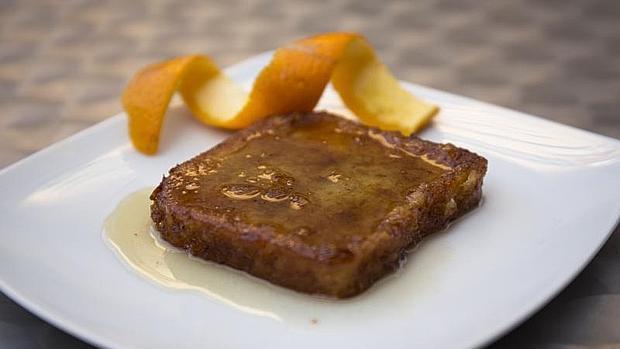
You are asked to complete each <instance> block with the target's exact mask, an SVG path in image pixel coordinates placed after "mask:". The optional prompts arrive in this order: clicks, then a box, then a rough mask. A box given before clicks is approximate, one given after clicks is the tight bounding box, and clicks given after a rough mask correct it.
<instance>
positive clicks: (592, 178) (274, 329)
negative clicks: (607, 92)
mask: <svg viewBox="0 0 620 349" xmlns="http://www.w3.org/2000/svg"><path fill="white" fill-rule="evenodd" d="M269 57H270V55H269V54H263V55H260V56H257V57H255V58H253V59H250V60H248V61H245V62H243V63H241V64H238V65H236V66H234V67H232V68H230V69H228V73H229V74H230V75H231V76H232V77H233V78H234V79H236V80H238V81H241V82H243V83H245V84H246V86H247V85H248V84H249V83H250V82H251V81H252V79H253V78H254V76H255V75H256V73H257V71H258V69H259V68H260V67H261V66H262V65H264V64H265V63H266V62H267V60H268V59H269ZM406 86H407V87H409V88H411V89H412V90H413V91H414V92H415V93H416V94H418V95H419V96H421V97H423V98H426V99H428V100H431V101H433V102H435V103H437V104H439V105H440V106H441V107H442V111H441V113H440V114H439V116H438V118H437V120H436V122H435V123H434V125H433V126H432V127H431V128H430V129H428V130H426V131H424V132H423V134H422V137H424V138H428V139H431V140H435V141H440V142H453V143H455V144H457V145H459V146H463V147H466V148H468V149H471V150H473V151H475V152H478V153H479V154H481V155H483V156H485V157H486V158H487V159H488V160H489V172H488V175H487V177H486V179H485V184H484V204H483V205H482V206H481V207H480V208H478V209H477V210H475V211H473V212H472V213H471V214H468V215H467V216H466V217H465V218H464V219H462V220H460V221H459V222H458V223H457V224H455V225H454V226H452V227H451V228H450V229H449V231H448V232H446V233H441V234H437V235H436V236H434V237H433V238H431V239H429V240H428V241H427V242H425V243H424V244H423V245H422V247H421V248H419V249H418V250H417V251H415V252H414V253H413V254H412V255H411V257H410V259H409V262H408V263H407V265H406V267H405V268H404V270H403V271H402V272H401V273H400V274H399V276H398V277H393V278H389V279H388V280H386V281H385V282H382V283H381V284H380V285H378V286H377V287H374V288H373V289H371V290H370V291H369V292H368V293H366V294H365V295H363V296H361V297H359V298H356V299H354V300H351V301H347V302H328V303H325V302H321V301H318V300H314V299H313V298H310V297H306V296H291V297H288V296H287V297H288V298H287V297H284V298H283V299H282V302H283V304H290V307H289V308H288V310H287V314H280V312H281V311H282V307H272V305H273V303H266V304H264V305H261V304H258V305H256V304H254V307H255V308H256V309H254V310H256V311H251V312H248V311H246V310H247V308H243V307H235V306H232V305H231V304H229V303H227V302H223V301H222V300H221V299H219V298H217V297H211V296H209V295H206V294H204V293H200V292H193V291H184V290H172V289H166V288H163V287H161V286H159V285H157V284H155V283H153V282H150V281H148V280H147V279H145V278H143V277H141V276H140V275H138V274H137V273H136V272H134V271H132V270H131V269H130V268H128V267H127V266H126V265H124V264H123V263H122V262H121V261H120V260H119V258H118V257H117V256H116V255H115V253H114V252H113V251H112V250H111V249H110V248H109V247H108V246H107V245H106V244H105V242H104V241H103V239H102V234H101V227H102V222H103V221H104V219H105V218H106V216H107V215H108V214H109V213H110V212H111V211H112V210H113V209H114V207H115V206H116V204H117V203H118V202H119V200H121V199H122V198H123V197H124V196H125V195H127V194H128V193H130V192H132V191H134V190H136V189H140V188H143V187H145V186H153V185H155V184H156V183H157V182H158V181H159V180H160V179H161V176H162V175H163V174H164V173H165V172H166V171H167V170H168V169H169V168H170V167H171V166H173V165H174V164H176V163H178V162H180V161H183V160H185V159H187V158H189V157H191V156H192V155H195V154H197V153H198V152H201V151H204V150H205V149H207V148H209V147H211V146H213V145H215V144H216V143H218V142H219V141H221V140H222V139H223V138H224V137H226V135H227V133H226V132H224V131H219V130H215V129H210V128H207V127H203V126H201V125H199V124H198V123H197V122H195V121H193V120H192V119H191V117H190V116H189V115H188V113H187V112H186V111H185V110H184V109H183V108H181V107H175V108H173V109H172V110H171V111H170V113H169V115H168V116H169V118H168V123H167V125H166V127H165V132H164V138H163V143H162V145H161V151H160V153H159V154H158V155H157V156H155V157H145V156H142V155H140V154H138V153H137V152H136V151H134V150H133V149H132V147H131V145H130V144H129V142H128V140H127V136H126V126H125V119H124V117H123V116H122V115H117V116H115V117H113V118H110V119H109V120H107V121H105V122H103V123H101V124H99V125H97V126H95V127H92V128H90V129H88V130H86V131H84V132H81V133H79V134H77V135H75V136H73V137H71V138H69V139H67V140H64V141H62V142H60V143H58V144H55V145H53V146H51V147H49V148H47V149H45V150H43V151H41V152H39V153H37V154H35V155H33V156H31V157H29V158H27V159H25V160H23V161H20V162H19V163H17V164H15V165H13V166H10V167H9V168H6V169H5V170H3V171H1V172H0V193H1V195H0V200H1V201H0V212H2V213H1V215H2V218H1V219H0V234H2V235H1V236H0V286H1V288H2V290H3V292H5V293H6V294H8V295H9V296H10V297H11V298H13V299H15V300H16V301H18V302H19V303H20V304H22V305H23V306H25V307H26V308H28V309H30V310H31V311H33V312H35V313H36V314H38V315H40V316H41V317H43V318H44V319H46V320H48V321H50V322H52V323H54V324H55V325H57V326H59V327H60V328H63V329H65V330H67V331H69V332H71V333H73V334H75V335H77V336H79V337H81V338H83V339H85V340H87V341H90V342H92V343H95V344H98V345H102V346H106V347H115V348H116V347H118V348H125V347H148V348H170V347H187V346H201V347H210V348H217V347H227V348H233V347H250V346H256V345H259V346H267V345H269V346H270V347H272V348H280V347H281V348H288V347H291V346H293V344H294V346H295V347H297V348H306V347H307V348H311V347H312V348H316V347H341V348H345V347H355V348H361V347H378V346H381V347H386V348H388V347H389V348H411V347H416V348H423V347H426V348H446V347H452V348H460V347H472V346H477V345H481V344H483V343H486V342H488V341H490V340H491V339H493V338H495V337H496V336H498V335H500V334H501V333H503V332H504V331H506V330H508V329H509V328H510V327H511V326H514V325H515V324H517V323H518V322H519V321H521V320H523V319H524V318H525V317H526V316H528V315H529V314H531V313H532V312H533V311H535V310H536V309H537V308H539V307H540V306H542V305H543V304H544V303H545V302H546V301H548V300H549V299H550V297H552V296H553V295H554V294H556V293H557V292H558V291H559V290H561V289H562V288H563V287H564V286H565V285H566V284H567V283H568V282H569V281H570V280H571V279H572V278H573V277H574V276H575V275H576V273H578V272H579V271H580V270H581V268H582V267H583V266H584V265H585V264H586V263H587V262H588V261H589V260H590V258H591V257H592V256H593V255H594V254H595V253H596V251H597V250H598V249H599V248H600V247H601V245H602V244H603V243H604V242H605V240H606V239H607V237H608V236H609V234H610V232H611V231H612V229H613V227H614V226H615V225H616V223H617V219H618V216H619V215H620V200H618V198H619V197H620V142H618V141H616V140H613V139H609V138H605V137H602V136H598V135H594V134H591V133H588V132H585V131H580V130H577V129H573V128H570V127H567V126H562V125H558V124H555V123H552V122H548V121H545V120H541V119H538V118H535V117H531V116H528V115H524V114H521V113H518V112H514V111H510V110H506V109H502V108H499V107H495V106H491V105H488V104H484V103H480V102H477V101H474V100H471V99H467V98H463V97H457V96H454V95H451V94H447V93H444V92H439V91H435V90H431V89H428V88H423V87H420V86H415V85H410V84H406ZM321 107H323V108H327V109H330V110H334V111H336V112H343V113H346V110H344V108H343V107H342V105H341V104H340V102H339V100H338V98H337V97H335V95H334V94H333V92H331V91H330V92H329V93H328V94H327V95H326V96H325V98H324V99H323V100H322V101H321ZM256 287H263V286H256ZM220 296H222V295H220ZM223 296H224V297H225V295H223ZM286 302H288V303H286ZM312 302H315V303H316V307H314V308H312V307H310V308H308V307H307V305H308V304H312ZM295 303H300V304H305V305H306V307H297V305H296V304H295ZM261 307H262V308H261ZM244 309H245V310H244ZM291 309H293V310H291ZM295 309H306V310H305V311H304V312H307V313H303V314H302V313H296V312H295ZM307 309H311V311H307ZM291 314H292V315H291ZM285 315H286V316H285ZM291 317H292V319H291ZM311 318H316V319H317V320H318V321H319V322H318V323H317V324H312V323H311V322H310V321H297V320H300V319H301V320H304V319H307V320H310V319H311Z"/></svg>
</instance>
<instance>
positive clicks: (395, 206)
mask: <svg viewBox="0 0 620 349" xmlns="http://www.w3.org/2000/svg"><path fill="white" fill-rule="evenodd" d="M486 168H487V161H486V159H484V158H482V157H480V156H478V155H476V154H474V153H471V152H469V151H467V150H465V149H461V148H457V147H455V146H454V145H452V144H437V143H433V142H429V141H424V140H421V139H419V138H416V137H405V136H402V135H401V134H399V133H396V132H386V131H381V130H379V129H376V128H372V127H366V126H363V125H360V124H358V123H355V122H352V121H349V120H346V119H344V118H341V117H338V116H335V115H332V114H328V113H324V112H318V113H296V114H291V115H282V116H274V117H270V118H268V119H265V120H263V121H260V122H258V123H256V124H254V125H253V126H251V127H249V128H246V129H244V130H242V131H240V132H238V133H236V134H234V135H232V136H230V137H229V138H228V139H226V140H225V141H223V142H222V143H220V144H219V145H217V146H216V147H214V148H212V149H210V150H208V151H206V152H204V153H202V154H200V155H198V156H196V157H194V158H193V159H191V160H188V161H186V162H184V163H182V164H180V165H177V166H176V167H174V168H173V169H171V170H170V173H169V175H168V176H167V177H165V178H164V179H163V180H162V182H161V184H160V185H159V186H158V187H157V188H156V189H155V191H154V192H153V194H152V196H151V199H152V200H153V204H152V206H151V216H152V218H153V221H154V222H155V224H156V228H157V229H158V230H159V232H160V233H161V236H162V238H163V239H164V240H166V241H168V242H169V243H171V244H172V245H174V246H177V247H180V248H182V249H186V250H187V251H188V252H189V253H191V254H192V255H194V256H197V257H200V258H203V259H206V260H210V261H214V262H217V263H221V264H224V265H227V266H230V267H233V268H236V269H239V270H243V271H245V272H247V273H249V274H251V275H254V276H257V277H259V278H262V279H265V280H268V281H270V282H272V283H274V284H278V285H281V286H284V287H288V288H291V289H294V290H297V291H301V292H306V293H311V294H321V295H326V296H332V297H337V298H347V297H351V296H355V295H357V294H359V293H361V292H362V291H364V290H366V289H367V288H368V287H370V286H371V285H372V284H373V283H374V282H376V281H377V280H379V279H380V278H382V277H383V276H385V275H387V274H389V273H390V272H392V271H394V270H395V269H396V268H398V266H399V261H401V260H402V257H403V256H405V255H406V253H407V251H408V250H409V249H410V248H412V247H413V246H415V245H416V244H417V243H419V242H420V241H421V240H422V239H423V238H424V237H425V236H427V235H429V234H431V233H433V232H436V231H439V230H441V229H443V228H445V227H446V226H447V224H448V223H449V222H450V221H452V220H454V219H455V218H457V217H459V216H461V215H462V214H463V213H465V212H467V211H469V210H470V209H472V208H474V207H476V205H477V204H478V202H479V200H480V198H481V187H482V181H483V177H484V175H485V173H486Z"/></svg>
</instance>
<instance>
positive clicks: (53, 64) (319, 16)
mask: <svg viewBox="0 0 620 349" xmlns="http://www.w3.org/2000/svg"><path fill="white" fill-rule="evenodd" d="M334 30H347V31H358V32H361V33H364V34H365V35H366V36H367V37H368V38H369V39H370V40H371V42H372V43H373V44H374V45H375V47H376V48H377V50H378V52H379V54H380V56H381V58H382V59H383V60H384V61H385V62H386V63H387V64H388V66H390V67H391V68H392V69H393V70H394V71H395V73H396V75H397V76H398V77H399V78H401V79H403V80H408V81H413V82H416V83H419V84H422V85H427V86H431V87H435V88H438V89H441V90H446V91H450V92H454V93H457V94H462V95H465V96H469V97H473V98H476V99H480V100H483V101H487V102H491V103H495V104H499V105H502V106H506V107H510V108H514V109H518V110H522V111H525V112H527V113H531V114H534V115H539V116H542V117H545V118H549V119H552V120H556V121H558V122H562V123H565V124H569V125H573V126H576V127H580V128H584V129H588V130H592V131H594V132H598V133H601V134H604V135H608V136H611V137H616V138H620V1H617V0H593V1H588V0H583V1H579V0H547V1H543V0H540V1H536V0H522V1H503V0H500V1H491V0H488V1H485V0H483V1H479V0H454V1H444V0H416V1H373V0H363V1H355V0H341V1H338V2H327V1H319V2H311V1H304V0H292V1H283V2H272V1H266V0H265V1H263V0H226V1H221V2H219V1H213V0H209V1H200V0H197V1H183V2H180V1H172V0H153V1H147V0H140V1H123V0H120V1H95V0H93V1H90V0H66V1H60V0H58V1H53V0H49V1H37V0H23V1H19V2H18V1H11V0H0V111H1V113H0V167H2V166H6V165H8V164H10V163H12V162H14V161H17V160H19V159H21V158H23V157H25V156H27V155H28V154H30V153H32V152H34V151H36V150H39V149H41V148H43V147H45V146H47V145H49V144H51V143H53V142H55V141H58V140H60V139H62V138H65V137H67V136H69V135H71V134H73V133H75V132H77V131H79V130H81V129H84V128H86V127H88V126H90V125H92V124H94V123H96V122H98V121H101V120H103V119H104V118H106V117H108V116H110V115H113V114H115V113H117V112H118V111H120V106H119V102H118V96H119V94H120V91H121V90H122V88H123V86H124V84H125V83H126V81H127V79H128V78H129V77H130V76H131V74H132V73H133V72H134V71H135V70H136V69H137V68H139V67H140V66H142V65H144V64H145V63H147V62H151V61H154V60H160V59H162V58H166V57H171V56H176V55H180V54H185V53H194V52H202V53H207V54H209V55H211V56H212V57H214V58H215V59H216V61H217V62H218V63H220V64H221V65H223V66H226V65H229V64H232V63H235V62H237V61H240V60H243V59H244V58H247V57H249V56H251V55H253V54H256V53H259V52H261V51H265V50H269V49H273V48H275V47H277V46H279V45H281V44H283V43H285V42H287V41H289V40H291V39H294V38H297V37H301V36H304V35H307V34H312V33H317V32H323V31H334ZM619 319H620V232H619V229H617V230H616V232H615V233H614V235H613V236H612V238H611V239H610V241H609V242H608V243H607V244H606V245H605V246H604V247H603V249H602V250H601V252H600V253H599V254H598V255H597V257H596V258H595V259H594V260H593V261H592V262H591V263H590V265H589V266H588V267H587V268H586V269H585V270H584V271H583V272H582V273H581V274H580V275H579V276H578V277H577V279H576V280H575V281H574V282H573V283H572V284H571V285H570V286H568V288H567V289H566V290H564V291H563V292H562V293H561V294H560V295H559V296H558V297H556V298H555V299H554V300H553V301H552V302H551V303H550V304H549V305H547V306H546V307H545V308H544V309H543V310H541V311H540V312H538V313H537V314H536V315H534V316H533V317H532V318H531V319H529V320H528V321H526V322H525V323H524V324H523V325H521V326H520V327H518V328H517V329H515V330H514V331H512V332H511V333H510V334H508V335H507V336H505V337H504V338H502V339H500V340H499V341H498V342H496V343H494V344H493V345H492V347H497V348H505V347H515V348H521V347H532V346H535V347H545V348H571V349H573V348H612V347H613V348H617V347H618V348H620V321H619ZM0 347H3V348H4V347H12V348H68V347H89V345H88V344H86V343H83V342H81V341H80V340H78V339H75V338H73V337H71V336H70V335H67V334H65V333H64V332H62V331H60V330H57V329H56V328H54V327H52V326H51V325H48V324H46V323H45V322H43V321H41V320H39V319H38V318H37V317H36V316H34V315H32V314H30V313H28V312H27V311H25V310H24V309H22V308H21V307H19V306H18V305H16V304H15V303H13V302H12V301H11V300H9V299H8V298H6V297H5V296H3V295H2V294H0Z"/></svg>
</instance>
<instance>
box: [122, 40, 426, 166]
mask: <svg viewBox="0 0 620 349" xmlns="http://www.w3.org/2000/svg"><path fill="white" fill-rule="evenodd" d="M330 79H331V82H332V84H333V86H334V88H335V89H336V91H337V92H338V93H339V94H340V97H341V98H342V100H343V102H344V103H345V105H346V106H347V107H348V108H349V109H350V110H351V111H352V112H353V113H354V114H355V115H357V117H358V118H359V119H360V120H361V121H362V122H363V123H365V124H368V125H371V126H376V127H379V128H381V129H384V130H398V131H400V132H401V133H403V134H405V135H410V134H411V133H413V132H416V131H418V130H420V129H421V128H423V127H424V126H425V125H426V124H427V123H428V122H429V121H430V120H431V118H432V117H433V116H434V115H435V114H436V113H437V111H438V108H437V106H435V105H432V104H429V103H426V102H424V101H422V100H420V99H418V98H416V97H414V96H413V95H411V94H410V93H409V92H407V91H406V90H404V89H403V88H402V87H401V86H400V84H399V83H398V81H397V80H396V78H395V77H394V76H393V75H392V74H391V73H390V71H389V70H388V69H387V67H386V66H385V65H383V64H382V63H381V62H380V61H379V59H378V58H377V56H376V55H375V52H374V51H373V49H372V47H371V46H370V44H369V43H368V42H367V41H366V40H365V39H364V38H363V37H362V36H360V35H358V34H353V33H328V34H321V35H316V36H312V37H309V38H304V39H300V40H297V41H294V42H292V43H290V44H289V45H287V46H285V47H282V48H279V49H277V50H276V52H275V54H274V56H273V58H272V60H271V62H269V64H268V65H267V66H266V67H265V68H263V70H262V71H261V72H260V74H259V75H258V77H257V78H256V80H255V81H254V85H253V87H252V90H251V92H250V93H249V94H247V93H246V92H245V91H243V89H242V88H241V87H240V86H239V85H237V84H235V83H234V82H233V81H231V80H230V79H229V78H228V77H226V76H225V75H224V74H223V73H222V71H221V70H220V69H219V68H218V67H217V66H216V65H215V64H214V63H213V62H212V61H211V59H209V58H208V57H206V56H202V55H191V56H182V57H177V58H174V59H171V60H167V61H164V62H160V63H156V64H152V65H149V66H147V67H145V68H144V69H142V70H140V71H139V72H138V73H137V74H136V75H135V76H134V77H133V79H132V80H131V81H130V83H129V85H128V86H127V87H126V89H125V91H124V93H123V106H124V108H125V111H126V112H127V116H128V118H129V135H130V138H131V141H132V142H133V144H134V146H135V147H136V148H137V149H138V150H140V151H141V152H143V153H146V154H154V153H155V152H156V151H157V147H158V144H159V134H160V131H161V127H162V123H163V119H164V115H165V113H166V110H167V109H168V104H169V103H170V100H171V98H172V95H173V94H174V93H175V92H176V91H177V90H178V91H179V92H180V93H181V96H182V97H183V100H184V101H185V103H186V104H187V106H188V107H189V109H190V110H191V111H192V113H193V114H194V116H195V117H196V118H197V119H198V120H200V121H201V122H203V123H205V124H208V125H212V126H218V127H223V128H229V129H238V128H243V127H246V126H248V125H250V124H252V123H253V122H254V121H256V120H258V119H261V118H264V117H266V116H269V115H275V114H284V113H290V112H295V111H300V112H301V111H311V110H312V109H314V107H315V106H316V104H317V103H318V101H319V98H320V97H321V94H322V93H323V90H324V89H325V86H326V85H327V83H328V82H329V81H330Z"/></svg>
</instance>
